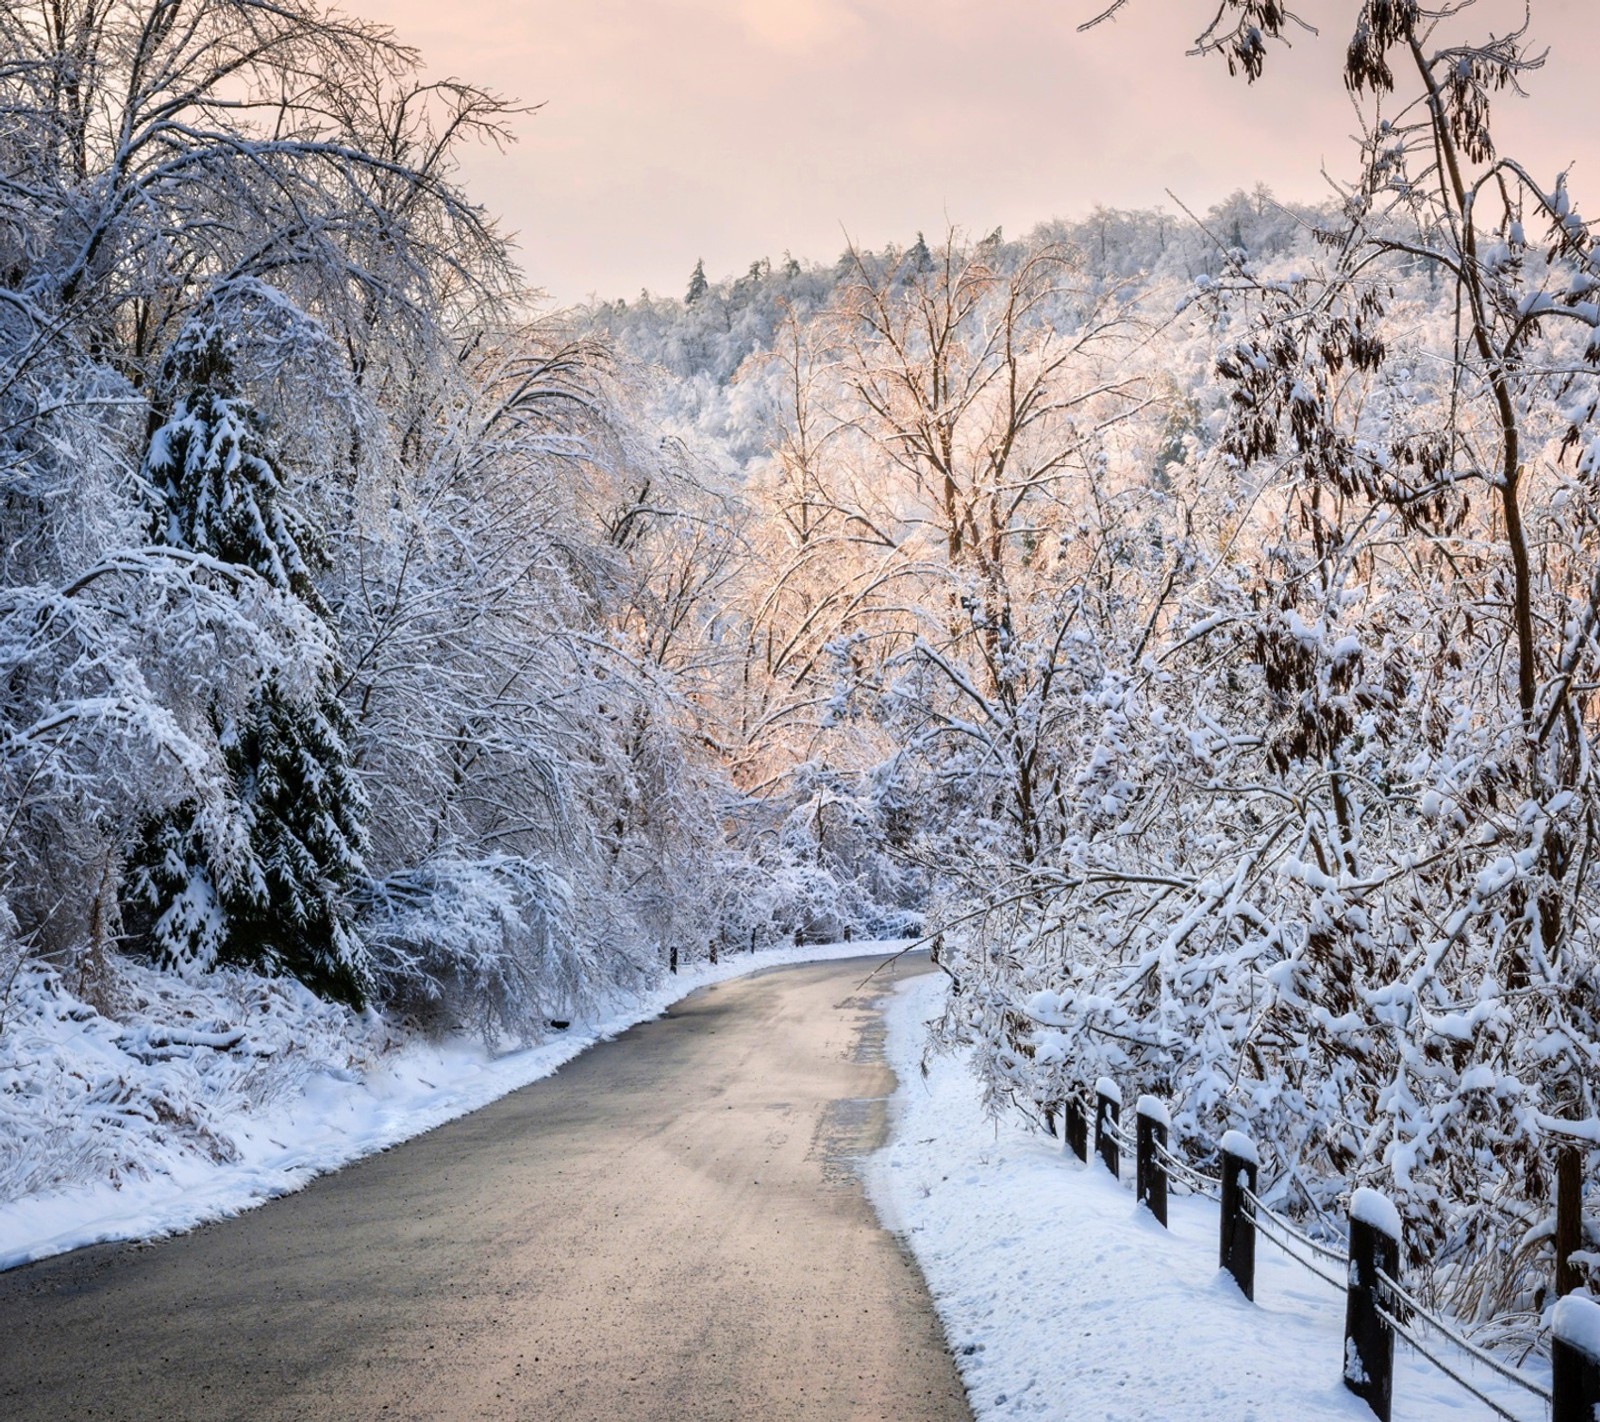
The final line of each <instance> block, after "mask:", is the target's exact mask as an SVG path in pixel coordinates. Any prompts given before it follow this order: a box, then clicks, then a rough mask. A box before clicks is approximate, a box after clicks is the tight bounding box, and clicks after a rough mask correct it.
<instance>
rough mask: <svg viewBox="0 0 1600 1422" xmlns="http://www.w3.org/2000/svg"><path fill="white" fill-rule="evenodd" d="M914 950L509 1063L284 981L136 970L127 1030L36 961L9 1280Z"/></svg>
mask: <svg viewBox="0 0 1600 1422" xmlns="http://www.w3.org/2000/svg"><path fill="white" fill-rule="evenodd" d="M899 946H901V944H899V943H889V944H883V943H838V944H826V945H818V946H812V947H803V948H780V949H770V950H766V951H763V952H759V953H755V954H740V955H738V956H737V957H734V958H729V959H725V960H724V961H723V962H722V963H720V964H717V965H716V966H713V965H711V964H709V963H696V964H694V965H692V966H689V967H686V968H685V969H684V971H683V972H682V973H681V974H679V975H678V976H677V977H673V978H668V979H667V980H666V981H665V982H664V983H662V984H660V985H659V986H658V987H656V988H655V989H654V990H652V991H650V992H648V993H646V994H644V995H642V996H637V995H636V996H630V997H617V998H615V999H613V1000H612V1001H610V1002H609V1003H607V1004H606V1006H605V1008H604V1009H602V1010H601V1011H600V1012H598V1013H597V1014H596V1015H595V1017H594V1019H593V1020H592V1021H588V1022H575V1023H573V1024H572V1025H571V1027H570V1028H568V1029H567V1030H565V1031H562V1032H560V1033H558V1034H557V1035H555V1036H553V1037H552V1038H551V1039H550V1040H548V1041H546V1042H544V1043H543V1044H541V1045H539V1046H536V1047H532V1048H529V1049H527V1050H523V1051H515V1052H510V1053H506V1054H502V1055H495V1054H492V1053H491V1052H489V1051H488V1050H487V1049H486V1048H485V1047H484V1046H483V1044H482V1043H481V1042H479V1041H477V1040H476V1039H471V1038H452V1039H447V1040H444V1041H432V1042H430V1041H427V1040H424V1039H420V1038H416V1037H405V1036H401V1035H400V1034H398V1033H397V1032H395V1031H394V1029H393V1028H392V1027H390V1026H389V1025H388V1024H386V1023H385V1022H384V1021H383V1020H382V1019H381V1018H379V1017H378V1016H377V1015H376V1014H371V1013H369V1014H367V1015H366V1016H365V1017H360V1018H357V1017H353V1016H352V1014H350V1013H349V1012H347V1011H345V1010H343V1009H341V1008H337V1007H334V1006H331V1005H330V1004H328V1003H326V1002H323V1001H321V1000H320V999H318V998H317V997H315V996H313V995H312V994H311V993H310V992H309V991H307V990H306V989H305V988H304V987H303V986H301V985H300V984H299V983H297V982H295V981H294V980H293V979H289V978H279V979H271V980H268V979H264V978H260V977H257V976H253V975H250V974H245V973H236V972H217V973H212V974H207V975H204V976H202V977H200V978H198V979H196V980H185V979H183V978H179V977H175V976H174V975H172V974H169V973H161V972H156V971H153V970H150V969H142V968H139V967H138V966H137V965H127V967H126V971H125V973H122V974H121V975H120V976H119V991H120V993H121V1000H120V1001H118V1003H117V1004H116V1007H115V1009H114V1010H115V1014H116V1020H112V1019H111V1018H110V1017H108V1016H104V1015H102V1014H101V1013H99V1012H96V1011H95V1010H94V1009H93V1008H91V1007H89V1006H87V1005H86V1004H84V1003H82V1002H80V1001H78V1000H77V999H76V998H74V997H73V996H71V995H70V994H68V993H65V992H63V991H62V989H61V986H60V984H59V981H52V979H51V977H50V975H49V974H48V973H47V971H46V970H43V969H39V968H26V969H24V970H23V972H22V973H21V974H19V976H18V978H17V980H16V981H15V982H14V983H13V985H12V988H11V991H10V993H9V994H8V995H7V997H6V999H5V1002H4V1016H3V1018H0V1269H5V1268H12V1267H14V1266H16V1265H18V1264H24V1263H27V1262H28V1261H30V1260H34V1259H42V1258H45V1257H47V1256H49V1255H52V1254H59V1253H62V1252H64V1251H66V1250H69V1249H76V1248H79V1247H80V1246H82V1245H86V1244H97V1243H103V1242H107V1241H112V1240H128V1239H147V1238H152V1237H156V1236H160V1235H163V1234H170V1233H173V1232H176V1231H179V1230H184V1229H190V1228H193V1227H194V1226H195V1225H198V1224H202V1223H204V1222H205V1221H207V1220H214V1219H220V1218H223V1217H225V1216H227V1215H232V1214H237V1213H238V1212H239V1211H241V1210H244V1209H248V1208H250V1207H251V1206H254V1205H258V1204H261V1203H263V1202H264V1201H266V1200H269V1199H272V1198H274V1197H276V1196H279V1195H284V1194H288V1193H290V1192H291V1191H294V1190H298V1189H301V1188H302V1187H303V1186H305V1185H306V1184H308V1183H309V1182H310V1181H311V1180H313V1179H314V1178H316V1176H318V1175H320V1174H323V1173H325V1172H326V1171H329V1170H334V1169H337V1168H338V1167H339V1166H341V1165H346V1164H348V1163H349V1162H351V1161H353V1160H357V1159H359V1158H360V1157H362V1156H365V1155H370V1154H372V1153H373V1152H374V1151H379V1150H383V1149H385V1148H386V1147H388V1146H392V1145H395V1144H397V1143H398V1142H400V1141H404V1140H408V1139H410V1138H411V1137H412V1136H416V1135H420V1134H421V1133H422V1132H424V1131H427V1130H431V1129H432V1128H433V1127H435V1126H438V1125H442V1124H443V1123H444V1122H446V1121H450V1120H454V1119H455V1118H456V1117H458V1116H464V1115H466V1114H467V1113H468V1112H469V1111H474V1110H477V1109H478V1108H479V1107H482V1106H486V1105H488V1104H489V1103H490V1102H491V1101H495V1100H497V1099H499V1098H500V1097H502V1096H504V1095H505V1094H506V1093H507V1092H510V1091H514V1090H516V1089H517V1088H518V1087H520V1086H526V1085H527V1084H528V1083H530V1082H533V1081H537V1080H539V1079H540V1078H541V1077H546V1076H549V1075H550V1074H551V1073H552V1072H554V1071H555V1070H556V1069H557V1068H559V1067H560V1066H562V1065H563V1064H564V1063H566V1062H568V1061H571V1060H572V1058H573V1057H575V1056H577V1055H578V1054H579V1053H580V1052H582V1051H583V1050H585V1049H586V1048H588V1047H590V1046H593V1045H594V1044H595V1043H596V1042H600V1041H604V1040H606V1039H607V1038H610V1037H614V1036H616V1035H617V1034H618V1033H620V1032H623V1031H625V1030H626V1029H627V1028H629V1027H632V1026H633V1025H635V1024H636V1023H639V1022H644V1021H647V1020H649V1019H650V1018H652V1017H656V1016H658V1015H659V1014H660V1013H662V1012H663V1011H665V1010H666V1009H667V1008H668V1007H670V1006H671V1005H672V1004H673V1003H674V1002H676V1001H678V1000H679V999H680V998H682V997H684V996H686V995H687V994H688V993H690V992H692V991H694V990H695V989H696V988H699V987H704V986H706V985H707V984H710V983H715V982H723V981H726V980H727V979H729V978H736V977H742V976H744V975H746V974H748V973H751V972H754V971H756V970H758V969H761V968H767V967H772V966H776V965H778V964H783V963H799V962H812V961H818V960H822V959H832V958H850V957H860V956H865V955H869V954H876V953H883V952H890V951H893V950H894V949H895V948H897V947H899ZM224 1024H226V1025H224Z"/></svg>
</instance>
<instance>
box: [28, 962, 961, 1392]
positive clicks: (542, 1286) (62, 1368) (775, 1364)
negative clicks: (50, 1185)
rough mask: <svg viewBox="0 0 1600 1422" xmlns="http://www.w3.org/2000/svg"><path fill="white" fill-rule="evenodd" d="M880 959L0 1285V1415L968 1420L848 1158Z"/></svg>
mask: <svg viewBox="0 0 1600 1422" xmlns="http://www.w3.org/2000/svg"><path fill="white" fill-rule="evenodd" d="M870 966H871V964H870V961H869V960H863V959H854V960H849V961H845V962H839V963H826V964H816V965H812V966H807V967H802V968H789V969H780V970H775V971H772V972H768V973H764V974H761V975H759V976H756V977H752V978H746V979H743V980H740V981H737V982H731V983H725V984H723V985H721V986H719V987H715V988H710V989H707V990H705V991H702V992H699V993H697V994H695V995H694V996H693V997H691V998H689V999H687V1000H686V1001H684V1002H683V1003H680V1004H679V1005H678V1006H677V1007H676V1008H674V1009H673V1010H672V1011H671V1012H670V1013H669V1014H668V1015H667V1016H665V1017H663V1018H660V1019H658V1020H656V1021H654V1022H650V1023H646V1024H644V1025H643V1026H640V1027H637V1028H635V1029H634V1030H633V1031H631V1032H629V1033H627V1034H626V1035H625V1036H623V1037H621V1038H619V1039H617V1040H616V1041H614V1042H610V1043H606V1044H604V1045H602V1046H599V1047H596V1048H594V1049H593V1050H591V1051H589V1052H587V1053H585V1054H584V1055H583V1056H581V1057H579V1058H578V1059H577V1060H575V1061H574V1062H572V1063H571V1064H570V1065H568V1066H567V1067H565V1068H563V1069H562V1070H561V1072H560V1073H559V1074H558V1075H556V1076H555V1077H552V1078H550V1079H549V1080H547V1081H543V1082H539V1083H537V1084H536V1085H534V1086H530V1087H527V1088H525V1089H524V1090H522V1091H519V1092H516V1093H514V1094H513V1095H511V1096H508V1097H506V1098H505V1099H504V1100H502V1101H500V1102H497V1103H496V1104H495V1105H493V1106H490V1107H488V1108H487V1109H485V1110H483V1111H479V1112H477V1113H476V1114H474V1115H472V1116H469V1117H466V1118H464V1119H462V1120H460V1121H457V1122H454V1123H452V1124H451V1125H448V1126H444V1127H441V1128H440V1129H438V1130H436V1131H433V1132H431V1133H430V1134H428V1135H426V1136H423V1137H421V1138H419V1139H417V1140H415V1141H411V1142H409V1143H408V1144H406V1145H403V1146H400V1147H397V1148H396V1149H394V1150H391V1151H388V1152H386V1153H385V1154H383V1155H379V1156H374V1157H372V1158H370V1159H368V1160H365V1161H362V1162H360V1163H359V1164H357V1165H353V1166H351V1167H349V1168H347V1169H345V1170H342V1171H340V1172H338V1173H337V1174H334V1175H329V1176H326V1177H324V1178H323V1179H321V1180H319V1181H317V1182H316V1183H315V1184H313V1185H312V1186H311V1187H310V1188H309V1189H307V1190H305V1191H302V1192H301V1193H300V1194H298V1195H293V1196H290V1197H288V1198H286V1199H283V1200H279V1201H277V1202H275V1203H273V1204H270V1205H267V1206H265V1207H264V1208H262V1209H259V1210H255V1211H252V1212H250V1213H249V1214H246V1215H243V1216H240V1217H239V1218H238V1219H235V1220H230V1221H228V1222H226V1223H223V1224H219V1225H213V1226H209V1227H207V1228H204V1229H200V1230H197V1231H195V1232H194V1233H193V1234H190V1235H186V1236H184V1237H182V1238H180V1239H174V1240H169V1241H166V1242H164V1243H161V1244H158V1245H155V1246H150V1247H144V1248H140V1247H130V1246H102V1247H97V1248H93V1249H86V1250H80V1251H79V1252H77V1253H75V1254H70V1255H66V1256H63V1257H61V1258H59V1259H53V1260H47V1261H45V1262H44V1263H41V1264H36V1265H31V1266H28V1267H26V1268H23V1269H18V1270H15V1271H12V1272H11V1273H9V1274H0V1417H4V1418H6V1419H9V1422H24V1420H25V1419H35V1418H37V1419H41V1422H43V1419H48V1422H65V1419H109V1422H133V1419H160V1422H213V1419H216V1422H222V1419H233V1418H238V1419H241V1422H242V1420H243V1419H250V1422H273V1420H274V1419H301V1418H304V1419H334V1422H355V1419H367V1418H393V1419H418V1422H436V1419H451V1420H452V1422H453V1419H480V1418H481V1419H495V1422H500V1419H528V1422H631V1420H632V1419H651V1422H655V1419H661V1422H666V1419H672V1420H673V1422H735V1419H761V1422H789V1419H795V1422H800V1419H804V1422H835V1419H837V1420H838V1422H845V1420H846V1419H849V1420H850V1422H856V1419H859V1420H860V1422H868V1419H892V1422H944V1419H966V1418H969V1417H970V1413H969V1412H968V1410H967V1405H966V1401H965V1398H964V1395H963V1392H962V1388H961V1383H960V1380H959V1378H958V1377H957V1374H956V1370H955V1366H954V1364H953V1363H952V1361H951V1359H950V1357H949V1354H948V1352H947V1350H946V1348H945V1345H944V1342H943V1339H942V1338H941V1336H940V1333H939V1327H938V1324H937V1322H936V1320H935V1318H934V1315H933V1311H932V1309H931V1307H930V1306H929V1302H928V1297H927V1293H926V1290H925V1288H924V1286H923V1283H922V1279H921V1277H920V1276H919V1275H918V1273H917V1272H916V1268H915V1266H914V1265H913V1264H912V1263H911V1262H910V1261H909V1260H908V1259H907V1257H906V1256H905V1255H904V1254H903V1253H902V1252H901V1250H900V1248H899V1247H898V1245H897V1244H896V1243H895V1241H894V1240H893V1239H892V1238H891V1237H890V1236H889V1235H887V1234H886V1233H884V1232H883V1231H882V1230H881V1229H880V1228H879V1227H878V1225H877V1221H876V1220H875V1218H874V1217H873V1214H872V1211H871V1207H870V1206H869V1205H868V1204H867V1202H866V1200H865V1198H864V1196H863V1194H862V1192H861V1189H860V1187H859V1185H858V1184H857V1182H856V1179H855V1175H854V1173H853V1170H852V1168H851V1160H852V1158H853V1157H854V1156H856V1155H858V1154H860V1153H862V1152H863V1151H866V1150H869V1149H871V1148H872V1147H873V1146H874V1145H876V1144H877V1143H878V1141H879V1139H880V1138H881V1135H882V1131H883V1125H884V1102H883V1100H882V1098H883V1097H885V1096H886V1095H887V1094H888V1093H889V1091H890V1090H891V1088H892V1085H893V1078H892V1075H891V1073H890V1072H889V1070H888V1068H887V1067H886V1066H885V1065H884V1064H883V1062H882V1054H881V1049H880V1043H881V1033H882V1026H881V1021H880V1019H879V1017H878V1014H877V1012H876V1011H875V1010H874V1008H873V1000H874V998H875V996H876V995H877V993H878V991H880V989H867V990H865V991H863V990H861V989H860V988H859V986H858V985H859V984H860V982H861V980H862V979H863V977H864V976H865V975H866V973H867V971H868V970H869V967H870ZM907 970H908V969H906V968H904V967H902V968H901V969H900V971H907Z"/></svg>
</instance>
